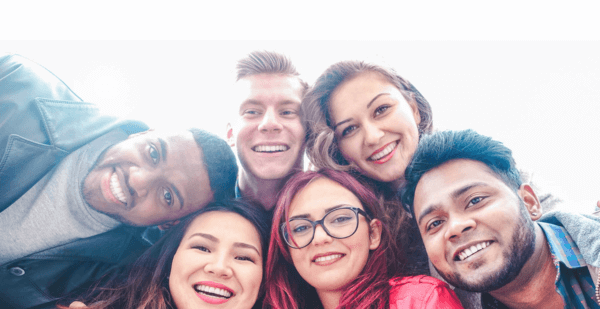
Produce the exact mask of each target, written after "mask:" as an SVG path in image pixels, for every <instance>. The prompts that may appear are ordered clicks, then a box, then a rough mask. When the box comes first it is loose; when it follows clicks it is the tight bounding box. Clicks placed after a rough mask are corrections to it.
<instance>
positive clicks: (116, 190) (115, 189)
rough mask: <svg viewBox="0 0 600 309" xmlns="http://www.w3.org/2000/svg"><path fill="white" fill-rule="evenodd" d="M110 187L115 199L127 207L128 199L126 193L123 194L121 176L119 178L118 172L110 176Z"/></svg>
mask: <svg viewBox="0 0 600 309" xmlns="http://www.w3.org/2000/svg"><path fill="white" fill-rule="evenodd" d="M109 186H110V192H111V193H112V194H113V195H114V197H116V198H117V200H119V202H121V203H123V204H125V205H127V198H126V197H125V193H123V189H122V188H121V183H120V182H119V176H117V173H116V172H113V173H112V175H111V176H110V183H109Z"/></svg>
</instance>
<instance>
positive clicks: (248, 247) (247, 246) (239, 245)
mask: <svg viewBox="0 0 600 309" xmlns="http://www.w3.org/2000/svg"><path fill="white" fill-rule="evenodd" d="M233 246H234V247H238V248H246V249H252V250H254V251H256V253H258V255H259V256H262V255H261V254H260V252H259V251H258V249H256V247H254V246H253V245H250V244H247V243H243V242H236V243H234V244H233Z"/></svg>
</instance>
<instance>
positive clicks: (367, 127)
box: [363, 122, 385, 145]
mask: <svg viewBox="0 0 600 309" xmlns="http://www.w3.org/2000/svg"><path fill="white" fill-rule="evenodd" d="M363 128H364V132H365V144H367V145H377V144H379V140H380V139H381V138H382V137H383V135H384V134H385V133H384V132H383V130H381V129H380V128H379V127H378V126H377V125H375V124H372V123H369V122H367V123H365V124H364V125H363Z"/></svg>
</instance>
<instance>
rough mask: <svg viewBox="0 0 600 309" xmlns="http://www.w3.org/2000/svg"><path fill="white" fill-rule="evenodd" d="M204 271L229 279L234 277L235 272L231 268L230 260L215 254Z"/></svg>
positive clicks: (222, 255)
mask: <svg viewBox="0 0 600 309" xmlns="http://www.w3.org/2000/svg"><path fill="white" fill-rule="evenodd" d="M204 271H205V272H207V273H209V274H213V275H215V276H217V277H223V278H229V277H231V276H232V275H233V270H231V267H230V266H229V260H228V258H227V256H225V254H214V255H213V257H212V260H210V261H209V262H208V263H206V265H205V266H204Z"/></svg>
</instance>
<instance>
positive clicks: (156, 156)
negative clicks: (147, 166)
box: [148, 144, 160, 164]
mask: <svg viewBox="0 0 600 309" xmlns="http://www.w3.org/2000/svg"><path fill="white" fill-rule="evenodd" d="M148 154H150V158H151V159H152V162H154V164H156V163H158V161H160V155H159V154H158V150H156V147H154V145H152V144H150V149H149V150H148Z"/></svg>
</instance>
